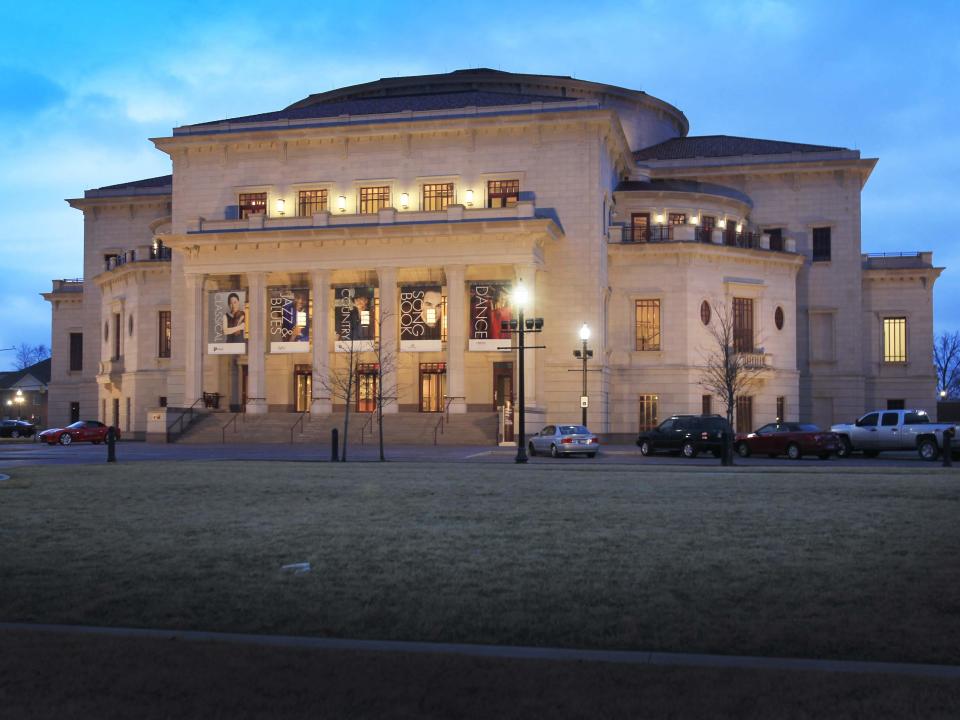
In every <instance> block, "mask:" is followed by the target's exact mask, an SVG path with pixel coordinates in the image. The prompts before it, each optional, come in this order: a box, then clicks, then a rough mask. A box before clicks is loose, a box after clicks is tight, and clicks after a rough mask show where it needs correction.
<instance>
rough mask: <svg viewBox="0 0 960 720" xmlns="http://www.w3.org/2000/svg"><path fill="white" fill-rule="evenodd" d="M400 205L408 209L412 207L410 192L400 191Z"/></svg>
mask: <svg viewBox="0 0 960 720" xmlns="http://www.w3.org/2000/svg"><path fill="white" fill-rule="evenodd" d="M400 207H402V208H403V209H404V210H406V209H407V208H408V207H410V194H409V193H400Z"/></svg>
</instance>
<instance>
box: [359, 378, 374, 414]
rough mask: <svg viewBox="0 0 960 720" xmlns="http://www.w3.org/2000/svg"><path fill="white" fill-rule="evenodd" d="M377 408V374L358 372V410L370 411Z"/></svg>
mask: <svg viewBox="0 0 960 720" xmlns="http://www.w3.org/2000/svg"><path fill="white" fill-rule="evenodd" d="M376 409H377V374H376V373H375V372H360V373H358V374H357V412H365V413H370V412H373V411H374V410H376Z"/></svg>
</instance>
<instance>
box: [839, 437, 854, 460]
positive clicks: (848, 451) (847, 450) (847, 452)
mask: <svg viewBox="0 0 960 720" xmlns="http://www.w3.org/2000/svg"><path fill="white" fill-rule="evenodd" d="M852 454H853V445H851V444H850V438H846V437H842V438H840V447H838V448H837V457H838V458H841V459H842V458H848V457H850V456H851V455H852Z"/></svg>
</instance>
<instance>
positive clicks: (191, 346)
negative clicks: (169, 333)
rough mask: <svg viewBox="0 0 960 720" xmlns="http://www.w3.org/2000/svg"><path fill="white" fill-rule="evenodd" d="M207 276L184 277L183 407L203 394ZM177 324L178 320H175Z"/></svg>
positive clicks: (193, 275)
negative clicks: (204, 296)
mask: <svg viewBox="0 0 960 720" xmlns="http://www.w3.org/2000/svg"><path fill="white" fill-rule="evenodd" d="M205 277H206V276H204V275H195V274H188V275H184V281H185V283H186V286H187V288H186V289H187V294H186V298H185V300H186V302H184V304H183V309H184V317H183V329H184V332H183V352H184V356H183V405H184V407H190V406H191V405H192V404H193V403H195V402H196V401H197V400H199V399H200V396H201V394H202V393H203V281H204V279H205ZM174 322H176V320H174Z"/></svg>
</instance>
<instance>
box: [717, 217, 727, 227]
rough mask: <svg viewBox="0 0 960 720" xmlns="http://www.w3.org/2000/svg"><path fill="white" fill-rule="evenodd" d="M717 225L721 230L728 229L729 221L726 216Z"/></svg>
mask: <svg viewBox="0 0 960 720" xmlns="http://www.w3.org/2000/svg"><path fill="white" fill-rule="evenodd" d="M717 227H718V228H720V229H721V230H726V229H727V221H726V220H725V219H724V218H720V222H718V223H717Z"/></svg>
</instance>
